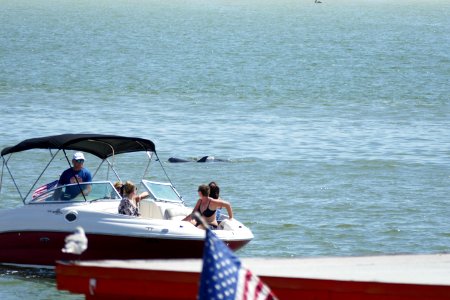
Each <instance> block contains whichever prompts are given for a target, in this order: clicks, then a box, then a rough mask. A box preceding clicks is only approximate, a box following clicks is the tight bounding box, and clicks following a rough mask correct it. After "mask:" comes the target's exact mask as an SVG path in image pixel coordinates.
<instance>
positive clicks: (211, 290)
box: [198, 229, 277, 300]
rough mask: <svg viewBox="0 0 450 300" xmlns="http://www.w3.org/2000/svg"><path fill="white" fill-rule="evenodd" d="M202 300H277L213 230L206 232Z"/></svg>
mask: <svg viewBox="0 0 450 300" xmlns="http://www.w3.org/2000/svg"><path fill="white" fill-rule="evenodd" d="M203 251H204V252H203V267H202V274H201V278H200V288H199V292H198V299H199V300H211V299H220V300H272V299H277V298H276V296H275V295H274V294H273V293H272V291H271V290H270V288H269V287H268V286H266V285H265V284H264V283H263V282H262V281H261V280H260V279H259V278H258V276H256V275H254V274H252V272H251V271H250V270H248V269H246V268H245V267H243V266H242V264H241V261H240V260H239V258H238V257H237V256H236V255H235V254H234V253H233V252H232V251H231V250H230V248H228V246H227V245H225V243H224V242H222V241H221V240H220V239H219V238H218V237H217V236H216V235H215V234H214V233H213V232H212V231H211V230H210V229H207V230H206V239H205V248H204V250H203Z"/></svg>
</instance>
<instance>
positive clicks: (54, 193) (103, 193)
mask: <svg viewBox="0 0 450 300" xmlns="http://www.w3.org/2000/svg"><path fill="white" fill-rule="evenodd" d="M88 188H89V192H88V193H85V194H81V191H85V190H87V189H88ZM69 190H71V191H72V193H73V192H74V191H75V192H76V191H77V190H78V191H79V192H78V194H77V195H76V196H75V197H73V196H72V194H71V192H69ZM99 200H117V201H120V200H122V197H121V196H120V194H119V192H118V191H117V190H116V188H115V187H114V185H113V184H112V183H111V181H92V182H83V183H71V184H65V185H59V186H56V187H54V188H51V189H49V190H47V191H45V192H43V193H42V194H40V195H37V196H36V197H34V198H32V199H30V200H28V201H26V202H25V204H53V203H69V202H94V201H99Z"/></svg>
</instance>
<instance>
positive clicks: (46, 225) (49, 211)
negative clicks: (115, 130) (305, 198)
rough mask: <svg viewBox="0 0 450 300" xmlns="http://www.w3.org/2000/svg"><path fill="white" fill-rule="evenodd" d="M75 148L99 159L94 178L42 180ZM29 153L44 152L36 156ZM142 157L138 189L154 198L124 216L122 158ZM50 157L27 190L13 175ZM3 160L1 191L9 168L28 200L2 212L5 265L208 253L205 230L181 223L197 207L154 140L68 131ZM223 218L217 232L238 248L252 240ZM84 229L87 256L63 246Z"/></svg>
mask: <svg viewBox="0 0 450 300" xmlns="http://www.w3.org/2000/svg"><path fill="white" fill-rule="evenodd" d="M71 151H82V152H83V153H86V154H88V155H90V157H92V158H95V159H98V161H99V166H98V168H97V170H95V172H94V173H93V175H92V181H91V182H77V183H71V184H66V185H57V184H53V185H51V184H45V181H43V180H44V179H46V178H48V177H50V178H52V179H58V178H59V174H52V173H54V171H52V170H53V169H52V168H51V167H50V166H51V165H52V164H54V163H57V164H58V163H59V164H61V163H64V166H65V167H66V168H67V165H66V162H67V164H68V165H69V167H70V166H71V160H69V158H71V156H70V155H71V153H70V152H71ZM30 152H33V153H38V154H37V155H32V156H30V155H28V153H30ZM24 153H27V155H26V156H25V155H24ZM137 154H141V156H144V157H145V161H146V163H145V164H142V163H140V164H139V165H140V166H141V167H142V166H143V167H144V172H143V173H144V176H143V177H142V179H141V181H140V183H139V189H140V190H139V192H141V191H142V189H143V190H144V191H147V192H148V193H149V197H148V198H146V199H144V200H141V201H140V202H139V205H140V213H141V216H139V217H135V216H129V215H123V214H119V213H118V206H119V203H120V201H121V199H122V197H121V195H120V193H119V192H118V191H117V190H116V189H115V188H114V184H113V182H115V181H119V180H122V179H121V177H120V175H119V172H118V171H119V170H118V167H117V163H115V161H116V157H117V158H118V157H119V156H120V157H122V156H124V155H125V156H126V155H131V156H132V158H133V160H134V159H135V158H136V155H137ZM142 154H144V155H142ZM47 155H48V156H47ZM15 156H20V158H19V169H20V170H19V171H18V172H17V171H13V163H14V157H15ZM44 156H45V157H46V158H47V159H48V158H50V159H49V161H48V162H47V163H46V164H45V165H44V168H43V169H44V170H43V171H42V173H41V174H40V175H38V176H36V179H35V180H34V181H33V182H32V183H31V184H28V185H27V188H25V189H24V188H23V187H22V188H21V187H20V186H19V181H20V180H16V179H15V178H16V177H20V179H21V180H24V179H28V180H29V176H25V175H24V171H23V170H22V169H24V168H26V174H29V171H30V167H32V166H34V164H33V163H30V164H28V165H26V167H24V166H23V165H24V162H23V161H24V159H29V158H30V157H33V158H34V159H36V158H39V160H42V159H43V157H44ZM1 157H2V160H3V167H2V174H1V178H0V188H1V187H2V185H5V184H3V183H4V177H6V176H4V173H5V174H6V173H8V174H9V175H10V177H8V178H10V179H11V180H10V182H12V189H10V190H15V191H17V193H18V195H19V197H20V199H21V200H22V202H23V205H22V204H20V205H19V206H17V207H13V208H7V209H2V210H0V263H1V264H15V265H27V266H30V265H33V266H54V265H55V262H56V261H65V260H98V259H153V258H158V259H161V258H163V259H164V258H200V257H202V253H203V244H204V238H205V230H203V229H200V228H198V227H196V226H194V225H193V224H192V223H190V222H187V221H183V219H184V218H185V217H186V216H187V215H188V214H190V213H191V212H192V208H190V207H188V206H186V205H185V203H184V200H183V197H182V196H181V195H180V193H179V192H178V190H177V189H176V188H175V186H174V185H173V183H172V182H171V180H170V178H169V176H168V175H167V172H166V171H165V169H164V165H163V164H162V162H161V160H160V159H159V158H158V155H157V152H156V149H155V144H154V143H153V142H152V141H151V140H148V139H144V138H136V137H128V136H118V135H103V134H62V135H54V136H45V137H38V138H32V139H27V140H24V141H22V142H20V143H18V144H17V145H15V146H11V147H6V148H4V149H3V150H2V152H1ZM24 157H25V158H24ZM129 161H130V160H127V161H126V162H127V163H129ZM89 163H90V164H91V161H89ZM155 163H156V164H157V166H158V168H160V169H161V168H162V170H163V171H162V172H160V173H161V174H164V175H165V176H166V178H165V180H156V179H154V178H153V177H151V176H150V175H149V173H150V171H149V170H150V165H152V166H153V164H155ZM152 169H153V168H152ZM49 173H50V174H49ZM98 177H102V178H101V180H97V179H98ZM56 182H57V181H56ZM42 183H44V185H41V184H42ZM30 186H31V187H30ZM87 186H89V189H90V191H89V193H87V194H85V193H80V194H79V195H78V196H77V197H75V198H73V199H70V198H68V197H66V196H67V193H66V191H68V189H73V188H79V189H80V191H81V190H84V188H85V187H87ZM33 191H34V192H33ZM36 191H39V193H38V192H36ZM2 194H3V195H4V194H5V193H3V192H2ZM218 223H219V227H218V228H217V229H215V230H213V231H214V233H215V234H216V235H217V236H218V237H219V238H220V239H221V240H223V241H224V242H225V243H226V244H227V245H228V246H229V247H230V248H231V249H232V250H234V251H236V250H238V249H240V248H242V247H243V246H244V245H246V244H247V243H248V242H250V241H251V240H252V239H253V234H252V232H251V230H250V229H249V228H247V227H246V226H245V225H244V224H243V223H241V222H239V221H238V220H236V219H235V218H232V219H230V218H229V217H228V216H227V215H226V214H223V213H221V214H220V217H218ZM78 227H81V228H82V229H83V230H84V232H85V235H86V237H87V240H88V245H87V249H86V250H85V251H84V252H82V253H81V254H74V253H65V252H63V251H61V249H62V248H63V247H64V246H65V238H66V237H67V236H68V235H70V234H72V233H73V232H75V230H76V228H78Z"/></svg>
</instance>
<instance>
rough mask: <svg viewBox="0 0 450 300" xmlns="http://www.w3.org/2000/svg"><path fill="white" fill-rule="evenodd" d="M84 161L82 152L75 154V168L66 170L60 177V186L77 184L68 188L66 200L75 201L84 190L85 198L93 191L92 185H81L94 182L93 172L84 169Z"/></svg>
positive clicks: (73, 159)
mask: <svg viewBox="0 0 450 300" xmlns="http://www.w3.org/2000/svg"><path fill="white" fill-rule="evenodd" d="M84 160H85V159H84V154H83V153H82V152H75V153H74V154H73V157H72V165H73V167H71V168H69V169H67V170H65V171H64V172H63V173H62V174H61V177H59V181H58V185H65V184H71V183H73V184H76V185H73V186H68V187H67V188H66V191H65V193H64V194H65V195H64V199H66V198H67V199H73V198H75V197H76V196H78V195H79V194H80V193H81V191H82V190H83V194H84V195H85V196H86V195H87V194H89V192H90V191H91V188H92V187H91V185H79V184H81V183H84V182H91V181H92V175H91V172H89V170H88V169H86V168H84V167H83V164H84Z"/></svg>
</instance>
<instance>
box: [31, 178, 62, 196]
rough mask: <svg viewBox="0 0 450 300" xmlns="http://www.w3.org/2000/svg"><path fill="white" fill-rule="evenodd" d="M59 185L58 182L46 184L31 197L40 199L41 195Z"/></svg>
mask: <svg viewBox="0 0 450 300" xmlns="http://www.w3.org/2000/svg"><path fill="white" fill-rule="evenodd" d="M57 184H58V180H55V181H52V182H50V183H47V184H44V185H43V186H41V187H38V188H37V189H36V190H35V191H34V192H33V195H32V196H31V198H32V199H35V198H37V197H39V196H40V195H42V194H44V193H45V192H47V191H49V190H51V189H52V188H54V187H55V186H56V185H57Z"/></svg>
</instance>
